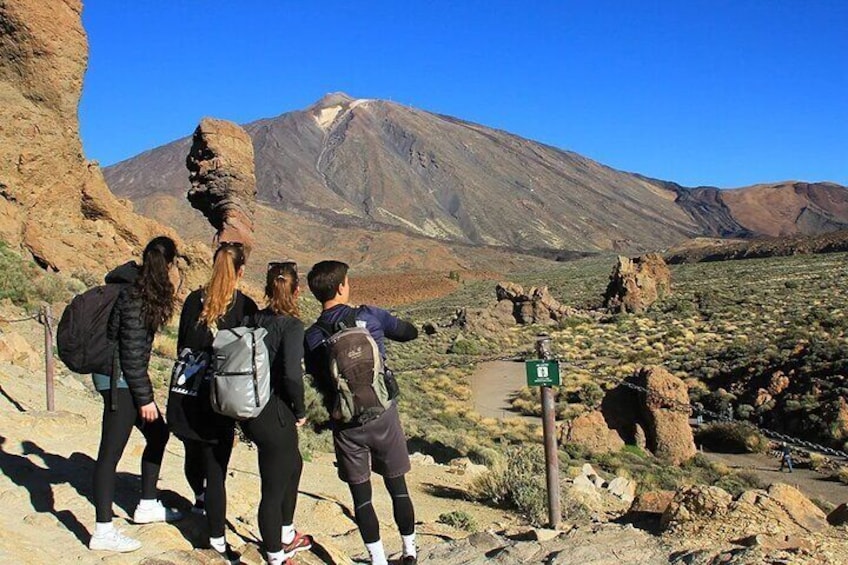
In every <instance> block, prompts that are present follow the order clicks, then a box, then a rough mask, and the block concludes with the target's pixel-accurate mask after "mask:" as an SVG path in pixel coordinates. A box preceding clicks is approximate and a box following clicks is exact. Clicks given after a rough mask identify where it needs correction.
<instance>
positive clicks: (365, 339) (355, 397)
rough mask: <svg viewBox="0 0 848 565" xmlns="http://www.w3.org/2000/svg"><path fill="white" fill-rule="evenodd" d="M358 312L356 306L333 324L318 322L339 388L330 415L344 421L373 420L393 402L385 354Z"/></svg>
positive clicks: (331, 373) (331, 372) (330, 367)
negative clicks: (360, 320)
mask: <svg viewBox="0 0 848 565" xmlns="http://www.w3.org/2000/svg"><path fill="white" fill-rule="evenodd" d="M358 312H359V309H358V308H353V309H351V311H350V313H349V314H348V315H347V316H346V317H345V319H344V320H340V321H339V322H336V323H335V324H332V325H331V324H327V323H323V322H318V323H316V325H317V326H318V327H319V328H320V329H321V331H322V332H323V333H324V334H325V336H326V338H325V339H324V345H325V346H326V348H327V355H328V361H329V373H330V377H331V378H332V379H333V384H334V385H335V389H336V397H335V399H334V401H333V410H332V413H331V417H332V418H333V419H335V420H337V421H339V422H342V423H345V424H349V423H353V424H364V423H366V422H369V421H371V420H374V419H376V418H378V417H380V415H382V414H383V412H385V411H386V410H387V409H388V408H389V407H390V406H391V403H392V397H391V395H390V392H389V388H388V387H387V386H386V369H385V366H384V364H383V357H382V355H380V349H379V347H378V346H377V342H376V341H375V340H374V337H373V336H372V335H371V332H369V331H368V329H367V328H365V327H364V324H363V326H362V327H360V326H359V325H358V324H357V322H356V315H357V313H358Z"/></svg>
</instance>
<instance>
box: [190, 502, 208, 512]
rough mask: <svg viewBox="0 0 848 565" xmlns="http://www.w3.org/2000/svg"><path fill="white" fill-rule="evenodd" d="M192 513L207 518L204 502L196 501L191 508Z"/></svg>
mask: <svg viewBox="0 0 848 565" xmlns="http://www.w3.org/2000/svg"><path fill="white" fill-rule="evenodd" d="M191 513H192V514H197V515H198V516H206V503H205V502H204V501H202V500H195V501H194V504H193V505H192V506H191Z"/></svg>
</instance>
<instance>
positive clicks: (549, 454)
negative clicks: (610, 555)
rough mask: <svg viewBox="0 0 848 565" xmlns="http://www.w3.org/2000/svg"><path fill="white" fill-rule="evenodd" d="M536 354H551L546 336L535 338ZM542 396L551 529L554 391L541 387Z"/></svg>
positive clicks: (555, 513)
mask: <svg viewBox="0 0 848 565" xmlns="http://www.w3.org/2000/svg"><path fill="white" fill-rule="evenodd" d="M536 354H537V355H538V357H539V359H542V360H548V359H551V358H552V357H553V355H552V354H551V338H550V336H548V335H547V334H540V335H538V336H536ZM541 396H542V431H543V434H544V439H545V476H546V479H547V485H548V522H549V524H550V527H551V528H557V527H558V526H559V521H560V516H561V515H562V514H561V510H560V492H559V491H560V487H559V455H558V453H557V451H558V450H557V438H556V409H555V406H554V391H553V389H552V388H551V387H549V386H543V387H541Z"/></svg>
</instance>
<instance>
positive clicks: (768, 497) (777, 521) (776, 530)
mask: <svg viewBox="0 0 848 565" xmlns="http://www.w3.org/2000/svg"><path fill="white" fill-rule="evenodd" d="M661 525H662V527H663V529H665V530H669V531H673V532H677V533H690V534H717V535H720V536H722V537H724V539H728V538H733V537H743V536H753V535H758V534H769V535H774V534H782V535H787V534H789V535H793V534H800V535H808V534H810V533H816V532H822V531H824V530H826V529H827V528H828V527H829V526H828V522H827V517H826V515H825V513H824V512H822V511H821V509H819V508H818V507H817V506H816V505H815V504H813V502H811V501H810V499H808V498H807V497H806V496H804V495H803V494H801V492H799V491H798V490H797V489H795V488H794V487H791V486H789V485H785V484H782V483H775V484H773V485H771V486H770V487H769V488H768V490H767V491H766V490H749V491H745V492H743V493H742V494H741V495H739V497H738V498H737V499H736V500H734V499H733V497H731V496H730V494H728V493H727V492H726V491H724V490H722V489H720V488H718V487H710V486H700V485H696V486H688V487H683V488H681V489H680V490H678V491H677V493H676V494H675V496H674V498H673V499H672V501H671V504H670V505H669V506H668V508H667V509H666V511H665V513H664V514H663V516H662V520H661Z"/></svg>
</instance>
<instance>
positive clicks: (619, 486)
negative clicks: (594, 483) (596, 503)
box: [607, 477, 636, 503]
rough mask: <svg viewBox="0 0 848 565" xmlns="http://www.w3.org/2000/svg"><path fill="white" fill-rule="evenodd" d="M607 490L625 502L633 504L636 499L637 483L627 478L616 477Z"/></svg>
mask: <svg viewBox="0 0 848 565" xmlns="http://www.w3.org/2000/svg"><path fill="white" fill-rule="evenodd" d="M607 490H608V491H609V492H610V494H612V495H615V496H617V497H618V498H620V499H621V500H623V501H624V502H628V503H629V502H633V500H634V499H635V498H636V481H632V480H630V479H628V478H625V477H616V478H614V479H613V480H612V481H610V484H609V486H607Z"/></svg>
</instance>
